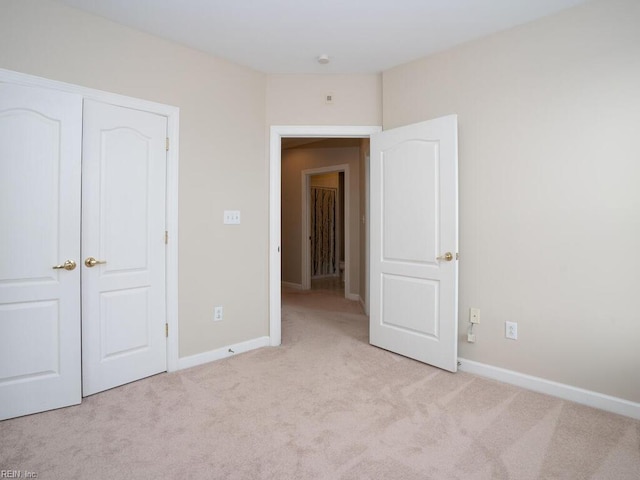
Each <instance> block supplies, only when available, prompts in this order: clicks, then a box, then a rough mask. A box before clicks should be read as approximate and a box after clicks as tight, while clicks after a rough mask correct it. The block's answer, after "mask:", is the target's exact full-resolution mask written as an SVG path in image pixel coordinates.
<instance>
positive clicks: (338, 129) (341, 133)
mask: <svg viewBox="0 0 640 480" xmlns="http://www.w3.org/2000/svg"><path fill="white" fill-rule="evenodd" d="M381 130H382V128H381V127H379V126H345V125H341V126H335V125H312V126H302V125H273V126H271V128H270V141H269V338H270V344H271V346H274V347H275V346H278V345H280V343H281V341H282V303H281V298H280V296H281V280H282V275H281V274H282V271H281V267H282V266H281V263H280V262H281V255H280V235H281V232H280V229H281V219H280V215H281V209H280V208H281V198H280V195H281V181H282V178H281V170H282V168H281V167H282V165H281V161H282V148H281V147H282V142H281V139H282V137H310V138H311V137H319V138H326V137H336V138H366V137H369V136H370V135H371V134H373V133H377V132H379V131H381Z"/></svg>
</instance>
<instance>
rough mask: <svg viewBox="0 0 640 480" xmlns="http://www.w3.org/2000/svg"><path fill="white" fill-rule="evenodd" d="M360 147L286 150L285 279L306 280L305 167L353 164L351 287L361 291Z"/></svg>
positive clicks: (284, 176)
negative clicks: (303, 272) (304, 238)
mask: <svg viewBox="0 0 640 480" xmlns="http://www.w3.org/2000/svg"><path fill="white" fill-rule="evenodd" d="M359 151H360V149H359V148H358V147H349V148H293V149H290V150H283V152H282V281H283V282H289V283H294V284H301V283H302V266H301V260H302V236H301V232H302V171H303V170H309V169H313V168H321V167H328V166H333V165H345V164H346V165H349V186H348V188H349V202H350V203H349V215H350V219H349V224H350V237H349V245H348V246H346V248H349V255H350V265H349V276H350V291H349V292H347V293H351V294H353V295H360V281H359V280H360V273H359V269H360V254H359V245H360V240H359V237H360V231H359V227H358V217H359V215H360V213H359V212H360V193H359V176H358V172H359V164H358V162H359Z"/></svg>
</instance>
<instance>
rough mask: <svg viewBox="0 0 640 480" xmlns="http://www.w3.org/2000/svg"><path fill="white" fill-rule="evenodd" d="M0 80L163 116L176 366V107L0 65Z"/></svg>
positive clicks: (171, 350)
mask: <svg viewBox="0 0 640 480" xmlns="http://www.w3.org/2000/svg"><path fill="white" fill-rule="evenodd" d="M0 81H2V82H7V83H14V84H18V85H26V86H32V87H40V88H47V89H50V90H60V91H63V92H68V93H75V94H79V95H82V97H83V98H86V99H92V100H96V101H98V102H103V103H108V104H111V105H116V106H120V107H126V108H132V109H136V110H143V111H146V112H151V113H155V114H157V115H161V116H164V117H166V118H167V137H168V138H169V142H170V145H169V150H168V151H167V185H166V201H167V206H166V228H167V232H168V244H167V248H166V257H165V258H166V277H165V279H166V295H167V297H166V302H167V304H166V307H167V318H166V322H167V325H168V328H169V333H170V335H169V336H168V337H167V371H168V372H172V371H175V370H178V160H179V151H180V148H179V146H180V143H179V142H180V140H179V130H180V109H179V108H178V107H174V106H171V105H164V104H161V103H156V102H151V101H147V100H142V99H138V98H133V97H127V96H125V95H119V94H116V93H110V92H105V91H102V90H95V89H93V88H87V87H82V86H79V85H74V84H71V83H65V82H59V81H57V80H50V79H48V78H44V77H37V76H34V75H28V74H25V73H20V72H14V71H11V70H5V69H2V68H0Z"/></svg>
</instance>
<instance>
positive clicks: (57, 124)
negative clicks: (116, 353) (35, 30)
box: [0, 82, 82, 420]
mask: <svg viewBox="0 0 640 480" xmlns="http://www.w3.org/2000/svg"><path fill="white" fill-rule="evenodd" d="M81 141H82V96H80V95H76V94H71V93H65V92H60V91H55V90H45V89H40V88H34V87H28V86H22V85H14V84H10V83H3V82H0V198H1V204H0V225H2V227H1V228H0V338H1V339H2V348H0V420H2V419H6V418H11V417H16V416H21V415H27V414H30V413H35V412H40V411H44V410H50V409H53V408H59V407H63V406H68V405H73V404H78V403H80V400H81V392H80V263H81V262H80V169H81ZM66 261H70V262H71V261H73V262H75V263H76V267H75V268H73V269H71V270H67V269H64V268H57V269H54V268H53V267H54V266H58V265H64V263H65V262H66Z"/></svg>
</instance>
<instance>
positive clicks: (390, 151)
mask: <svg viewBox="0 0 640 480" xmlns="http://www.w3.org/2000/svg"><path fill="white" fill-rule="evenodd" d="M457 164H458V153H457V117H456V116H455V115H450V116H447V117H442V118H438V119H435V120H430V121H427V122H422V123H417V124H413V125H408V126H405V127H400V128H395V129H392V130H387V131H384V132H382V133H379V134H375V135H372V136H371V166H370V168H371V190H370V195H371V235H370V239H371V240H370V241H371V246H370V248H371V261H370V268H371V279H370V285H371V287H370V288H371V316H370V342H371V344H372V345H375V346H378V347H381V348H384V349H387V350H391V351H393V352H396V353H399V354H401V355H405V356H407V357H410V358H414V359H416V360H419V361H421V362H425V363H429V364H431V365H434V366H436V367H439V368H443V369H445V370H449V371H452V372H455V371H456V370H457V346H458V343H457V341H458V339H457V337H458V314H457V312H458V309H457V303H458V299H457V297H458V295H457V292H458V262H457V251H458V188H457V186H458V176H457Z"/></svg>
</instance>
